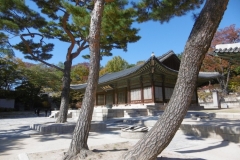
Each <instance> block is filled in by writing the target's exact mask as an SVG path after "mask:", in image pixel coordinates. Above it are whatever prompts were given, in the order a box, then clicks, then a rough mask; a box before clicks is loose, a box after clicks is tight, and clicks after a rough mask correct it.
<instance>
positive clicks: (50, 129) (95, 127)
mask: <svg viewBox="0 0 240 160" xmlns="http://www.w3.org/2000/svg"><path fill="white" fill-rule="evenodd" d="M75 126H76V123H43V124H31V125H30V128H31V129H33V130H35V131H38V132H39V133H40V134H69V133H70V134H71V133H73V131H74V129H75ZM105 130H106V124H105V123H102V122H92V123H91V128H90V132H102V131H105Z"/></svg>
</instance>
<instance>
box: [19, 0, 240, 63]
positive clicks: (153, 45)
mask: <svg viewBox="0 0 240 160" xmlns="http://www.w3.org/2000/svg"><path fill="white" fill-rule="evenodd" d="M239 7H240V0H229V4H228V8H227V10H226V11H225V14H224V17H223V19H222V21H221V23H220V25H219V29H223V28H225V27H228V26H230V25H231V24H235V25H236V26H235V27H236V28H240V18H239V15H240V9H239ZM197 12H200V10H199V11H194V13H197ZM193 24H194V20H193V18H192V12H189V13H188V14H187V15H185V16H182V17H175V18H173V19H171V20H170V21H169V22H168V23H164V24H160V22H153V21H148V22H145V23H141V24H137V23H135V24H134V27H136V28H139V29H140V31H139V35H140V36H141V37H142V38H141V39H140V40H139V41H138V42H136V43H130V44H129V45H128V51H127V52H124V51H123V50H113V51H112V53H113V56H121V57H122V58H123V59H125V60H126V61H127V62H128V63H130V64H136V62H138V61H141V60H147V59H148V58H149V57H150V56H151V53H152V52H154V54H155V56H160V55H162V54H164V53H166V52H168V51H169V50H173V51H174V52H175V53H176V54H178V53H181V52H183V49H184V46H185V43H186V41H187V39H188V36H189V34H190V32H191V29H192V27H193ZM67 47H68V44H63V43H55V47H54V48H55V49H54V51H53V52H52V53H53V57H52V59H51V60H49V61H48V62H49V63H53V64H58V62H64V60H65V56H66V51H67ZM87 53H88V50H85V51H83V52H82V53H81V54H80V55H79V56H78V57H77V58H75V59H74V60H73V64H77V63H82V62H87V60H85V59H83V58H82V56H81V55H84V54H87ZM15 56H16V57H18V58H21V59H22V60H23V61H27V62H32V63H34V61H29V60H26V59H24V58H23V55H22V54H21V53H19V52H15ZM112 58H113V57H103V59H102V61H101V65H102V66H104V65H105V64H106V63H107V62H108V61H109V60H111V59H112Z"/></svg>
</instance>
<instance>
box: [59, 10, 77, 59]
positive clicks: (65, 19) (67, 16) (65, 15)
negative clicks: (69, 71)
mask: <svg viewBox="0 0 240 160" xmlns="http://www.w3.org/2000/svg"><path fill="white" fill-rule="evenodd" d="M68 18H69V14H68V13H67V12H65V13H64V16H63V20H62V22H63V29H64V31H65V32H66V33H67V35H68V36H69V38H70V40H71V44H70V46H69V47H68V53H67V58H68V59H71V54H72V50H73V48H74V45H75V43H76V41H75V38H74V36H73V34H72V32H71V31H70V30H68V29H67V21H68Z"/></svg>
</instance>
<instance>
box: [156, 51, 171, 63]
mask: <svg viewBox="0 0 240 160" xmlns="http://www.w3.org/2000/svg"><path fill="white" fill-rule="evenodd" d="M171 55H175V53H174V52H173V51H172V50H170V51H168V52H167V53H165V54H163V55H161V56H159V57H157V59H158V60H159V61H160V62H163V61H164V60H166V59H167V58H169V57H170V56H171Z"/></svg>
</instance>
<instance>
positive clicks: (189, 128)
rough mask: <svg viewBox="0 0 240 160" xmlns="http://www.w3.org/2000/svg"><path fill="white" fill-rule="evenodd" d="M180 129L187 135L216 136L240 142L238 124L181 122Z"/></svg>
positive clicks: (239, 127)
mask: <svg viewBox="0 0 240 160" xmlns="http://www.w3.org/2000/svg"><path fill="white" fill-rule="evenodd" d="M180 130H182V131H183V132H184V134H187V135H194V136H198V137H202V138H217V139H223V140H227V141H231V142H235V143H239V142H240V126H231V125H230V126H224V125H207V124H184V123H183V124H181V126H180Z"/></svg>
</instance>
